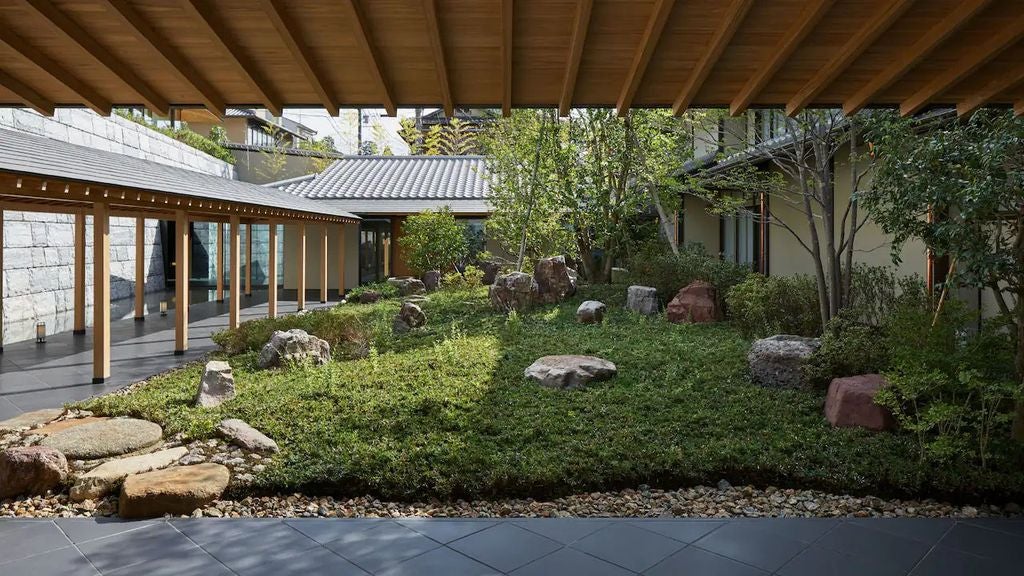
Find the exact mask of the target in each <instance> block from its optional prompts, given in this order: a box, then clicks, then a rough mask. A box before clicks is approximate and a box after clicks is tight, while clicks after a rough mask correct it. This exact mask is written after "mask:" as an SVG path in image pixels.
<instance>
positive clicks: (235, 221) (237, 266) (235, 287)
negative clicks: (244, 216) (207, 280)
mask: <svg viewBox="0 0 1024 576" xmlns="http://www.w3.org/2000/svg"><path fill="white" fill-rule="evenodd" d="M241 227H242V222H241V220H240V219H239V217H238V216H232V217H231V230H230V231H229V232H228V234H230V235H231V238H230V240H229V242H230V244H231V255H230V257H229V259H230V260H231V275H230V278H229V279H228V287H229V288H230V289H231V295H230V296H228V309H229V312H228V327H229V328H238V317H239V313H240V312H241V304H240V300H241V297H242V294H241V292H242V289H241V279H240V278H239V275H240V274H239V271H240V270H241V266H242V262H241V258H240V256H241V252H242V247H241V238H240V236H241V234H242V233H241V230H240V228H241Z"/></svg>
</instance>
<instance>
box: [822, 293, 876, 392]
mask: <svg viewBox="0 0 1024 576" xmlns="http://www.w3.org/2000/svg"><path fill="white" fill-rule="evenodd" d="M855 318H856V315H855V314H854V313H852V312H851V311H849V310H847V311H844V312H841V313H840V314H839V315H838V316H836V317H835V318H833V319H832V320H831V321H829V323H828V326H826V327H825V331H824V333H823V334H822V335H821V348H819V349H818V351H817V352H815V353H814V355H813V356H811V358H810V360H808V362H807V364H805V365H804V378H805V380H806V381H807V382H808V383H809V384H810V385H811V386H812V387H814V388H817V389H825V388H827V387H828V385H829V383H830V382H832V379H833V378H842V377H845V376H856V375H859V374H879V373H881V372H882V371H883V370H886V369H887V368H888V367H889V343H888V341H887V340H886V337H885V330H884V329H882V328H880V327H878V326H872V325H869V324H864V323H862V322H859V321H857V320H856V319H855Z"/></svg>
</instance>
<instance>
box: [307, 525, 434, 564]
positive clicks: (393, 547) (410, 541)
mask: <svg viewBox="0 0 1024 576" xmlns="http://www.w3.org/2000/svg"><path fill="white" fill-rule="evenodd" d="M326 546H327V547H328V548H330V549H331V550H333V551H334V552H336V553H338V554H340V555H341V556H343V557H344V558H345V559H346V560H348V561H350V562H352V563H353V564H355V565H357V566H359V567H360V568H362V569H363V570H366V571H367V572H370V573H376V572H380V571H382V570H386V569H387V568H390V567H392V566H394V565H396V564H399V563H401V562H403V561H405V560H408V559H409V558H412V557H414V556H419V555H420V554H423V553H424V552H429V551H430V550H433V549H434V548H437V547H439V546H440V544H438V543H437V542H434V541H433V540H431V539H430V538H427V537H426V536H423V535H422V534H420V533H418V532H416V531H414V530H410V529H409V528H406V527H405V526H402V525H400V524H397V523H395V522H388V523H384V524H381V525H380V526H376V527H374V528H371V529H369V530H362V531H358V532H349V533H347V534H344V535H343V536H342V537H341V538H337V539H335V540H332V541H330V542H328V543H327V544H326Z"/></svg>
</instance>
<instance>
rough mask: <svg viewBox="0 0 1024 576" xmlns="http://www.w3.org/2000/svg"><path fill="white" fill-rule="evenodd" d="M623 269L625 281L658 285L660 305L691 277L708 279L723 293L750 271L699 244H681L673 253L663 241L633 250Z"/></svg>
mask: <svg viewBox="0 0 1024 576" xmlns="http://www.w3.org/2000/svg"><path fill="white" fill-rule="evenodd" d="M626 268H627V269H628V270H629V273H628V275H627V283H629V284H639V285H642V286H653V287H654V288H657V289H658V297H659V298H660V299H661V300H662V303H663V304H664V303H667V302H668V301H669V300H671V299H672V298H673V297H674V296H675V295H676V292H678V291H679V289H680V288H683V287H684V286H686V285H687V284H689V283H690V282H693V281H694V280H704V281H705V282H710V283H712V284H714V285H715V287H716V288H718V293H719V294H723V295H724V294H725V293H726V292H728V291H729V289H730V288H732V287H733V286H735V285H736V284H739V283H740V282H742V281H743V280H744V279H745V278H747V277H748V276H750V274H751V271H750V267H749V266H747V265H744V264H737V263H735V262H730V261H727V260H722V259H720V258H718V257H716V256H712V255H711V254H708V253H707V251H706V250H705V249H704V247H703V246H702V245H700V244H686V245H684V246H680V248H679V255H676V254H673V253H672V252H671V251H670V250H668V249H667V248H666V247H665V246H664V245H663V244H661V243H657V242H650V243H647V244H644V245H642V246H640V247H639V248H638V249H637V250H635V251H634V253H633V255H632V256H631V257H630V258H629V260H628V261H627V265H626Z"/></svg>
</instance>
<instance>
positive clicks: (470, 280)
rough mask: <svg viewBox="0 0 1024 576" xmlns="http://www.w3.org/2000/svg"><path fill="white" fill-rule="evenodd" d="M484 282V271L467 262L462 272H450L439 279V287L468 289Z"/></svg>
mask: <svg viewBox="0 0 1024 576" xmlns="http://www.w3.org/2000/svg"><path fill="white" fill-rule="evenodd" d="M483 283H484V271H483V270H481V269H479V268H477V267H476V266H473V265H472V264H467V265H466V268H465V270H463V271H462V274H459V273H458V272H450V273H448V274H445V275H444V277H443V278H442V279H441V288H444V289H449V290H469V289H473V288H478V287H480V286H482V285H483Z"/></svg>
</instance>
